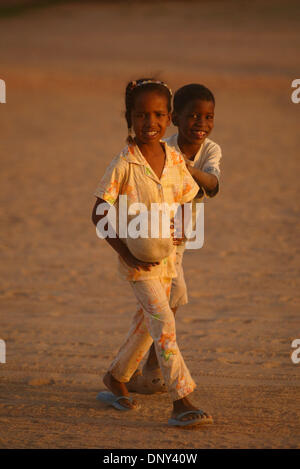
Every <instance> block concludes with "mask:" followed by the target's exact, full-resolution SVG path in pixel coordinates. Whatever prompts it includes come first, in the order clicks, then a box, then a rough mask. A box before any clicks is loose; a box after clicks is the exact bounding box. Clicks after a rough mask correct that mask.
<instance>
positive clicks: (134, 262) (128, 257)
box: [122, 251, 159, 271]
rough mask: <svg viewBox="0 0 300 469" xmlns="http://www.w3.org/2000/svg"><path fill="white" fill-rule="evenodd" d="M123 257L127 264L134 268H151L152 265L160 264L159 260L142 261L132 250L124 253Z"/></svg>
mask: <svg viewBox="0 0 300 469" xmlns="http://www.w3.org/2000/svg"><path fill="white" fill-rule="evenodd" d="M122 259H124V261H125V262H126V264H127V265H128V266H129V267H131V268H133V269H137V270H140V269H142V270H147V271H149V270H151V267H152V266H155V265H159V262H145V261H140V260H139V259H137V258H136V257H134V256H133V255H132V254H131V252H130V251H128V253H126V254H124V255H123V256H122Z"/></svg>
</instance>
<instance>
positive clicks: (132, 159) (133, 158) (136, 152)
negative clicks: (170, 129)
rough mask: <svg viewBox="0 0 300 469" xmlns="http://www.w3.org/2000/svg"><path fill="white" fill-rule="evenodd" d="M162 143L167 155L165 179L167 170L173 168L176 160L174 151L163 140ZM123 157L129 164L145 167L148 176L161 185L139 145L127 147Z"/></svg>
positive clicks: (132, 144)
mask: <svg viewBox="0 0 300 469" xmlns="http://www.w3.org/2000/svg"><path fill="white" fill-rule="evenodd" d="M160 142H161V143H162V144H163V145H164V148H165V153H166V161H165V166H164V169H163V173H162V176H161V177H163V175H164V172H165V169H166V168H168V167H170V166H173V164H174V163H173V159H174V158H172V149H171V148H170V147H169V145H168V144H167V143H166V142H164V141H163V140H160ZM122 156H123V158H124V159H125V160H126V161H128V163H135V164H139V165H142V166H145V174H146V176H148V177H150V178H151V179H154V180H155V181H156V182H158V183H160V180H159V179H158V177H157V175H156V174H155V173H154V171H153V169H152V168H151V166H150V164H149V163H148V161H147V160H146V158H145V157H144V156H143V154H142V152H141V150H140V149H139V147H138V145H137V144H135V143H130V144H128V145H127V147H126V148H125V149H124V150H123V152H122Z"/></svg>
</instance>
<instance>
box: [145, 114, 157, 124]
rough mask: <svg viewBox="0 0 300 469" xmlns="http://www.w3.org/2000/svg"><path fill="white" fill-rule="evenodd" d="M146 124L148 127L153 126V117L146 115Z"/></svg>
mask: <svg viewBox="0 0 300 469" xmlns="http://www.w3.org/2000/svg"><path fill="white" fill-rule="evenodd" d="M146 122H147V124H148V125H151V124H154V123H155V115H152V114H148V115H147V116H146Z"/></svg>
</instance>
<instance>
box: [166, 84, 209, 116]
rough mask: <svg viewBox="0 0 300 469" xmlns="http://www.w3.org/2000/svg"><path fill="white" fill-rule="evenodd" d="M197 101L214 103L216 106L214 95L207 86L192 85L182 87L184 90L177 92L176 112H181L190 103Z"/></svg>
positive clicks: (175, 97)
mask: <svg viewBox="0 0 300 469" xmlns="http://www.w3.org/2000/svg"><path fill="white" fill-rule="evenodd" d="M195 99H202V101H212V102H213V103H214V104H215V98H214V95H213V94H212V92H211V91H210V90H209V89H208V88H206V86H204V85H198V84H197V83H192V84H190V85H185V86H182V88H179V90H177V91H176V93H175V95H174V102H173V106H174V112H177V113H179V112H181V111H182V110H183V109H184V107H185V106H186V105H187V104H188V103H189V102H190V101H194V100H195Z"/></svg>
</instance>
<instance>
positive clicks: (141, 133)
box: [131, 91, 171, 144]
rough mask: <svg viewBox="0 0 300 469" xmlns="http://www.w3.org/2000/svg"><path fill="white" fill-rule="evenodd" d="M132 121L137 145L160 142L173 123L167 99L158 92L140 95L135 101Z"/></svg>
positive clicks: (147, 92)
mask: <svg viewBox="0 0 300 469" xmlns="http://www.w3.org/2000/svg"><path fill="white" fill-rule="evenodd" d="M131 119H132V127H133V130H134V132H135V140H136V142H137V143H142V144H149V143H154V142H159V141H160V139H161V138H162V137H163V136H164V134H165V131H166V128H167V127H168V126H169V125H170V123H171V113H170V112H169V111H168V103H167V98H166V97H165V96H164V95H162V94H160V93H157V92H156V91H144V92H143V93H139V94H138V96H137V97H136V98H135V100H134V107H133V109H132V111H131Z"/></svg>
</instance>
